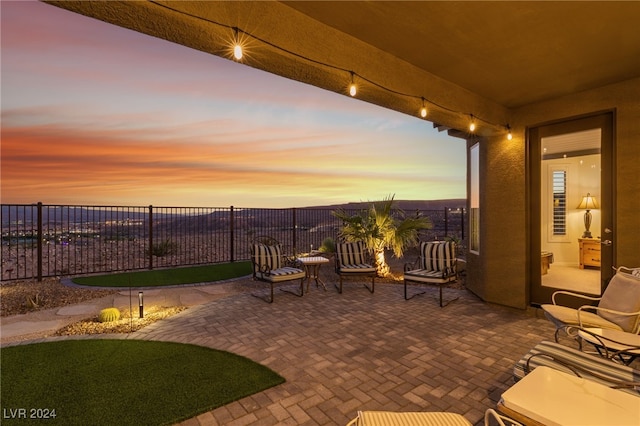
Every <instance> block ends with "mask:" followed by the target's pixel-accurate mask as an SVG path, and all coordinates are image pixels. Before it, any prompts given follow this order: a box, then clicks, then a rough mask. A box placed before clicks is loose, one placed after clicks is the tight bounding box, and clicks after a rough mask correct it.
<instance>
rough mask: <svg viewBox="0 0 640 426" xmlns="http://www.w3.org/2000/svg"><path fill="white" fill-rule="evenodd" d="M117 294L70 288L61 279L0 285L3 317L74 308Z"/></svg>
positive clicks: (0, 313)
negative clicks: (79, 304) (82, 303)
mask: <svg viewBox="0 0 640 426" xmlns="http://www.w3.org/2000/svg"><path fill="white" fill-rule="evenodd" d="M117 292H118V290H93V289H85V288H76V287H68V286H65V285H64V284H62V283H61V282H60V279H59V278H45V279H43V280H42V281H40V282H38V281H37V280H24V281H11V282H3V283H2V284H1V285H0V316H3V317H7V316H12V315H19V314H26V313H29V312H37V311H40V310H43V309H51V308H58V307H62V306H67V305H74V304H76V303H81V302H84V301H86V300H91V299H96V298H99V297H104V296H108V295H110V294H115V293H117Z"/></svg>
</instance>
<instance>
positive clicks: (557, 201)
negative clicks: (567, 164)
mask: <svg viewBox="0 0 640 426" xmlns="http://www.w3.org/2000/svg"><path fill="white" fill-rule="evenodd" d="M552 185H553V235H567V172H566V170H554V171H553V175H552Z"/></svg>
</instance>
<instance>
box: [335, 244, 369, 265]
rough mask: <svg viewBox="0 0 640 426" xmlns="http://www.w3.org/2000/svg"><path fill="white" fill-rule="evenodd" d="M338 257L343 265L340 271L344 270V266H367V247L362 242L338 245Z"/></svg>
mask: <svg viewBox="0 0 640 426" xmlns="http://www.w3.org/2000/svg"><path fill="white" fill-rule="evenodd" d="M336 256H337V259H338V262H339V263H340V265H341V267H340V269H342V265H345V266H346V265H362V264H366V260H365V247H364V243H363V242H362V241H355V242H350V243H338V244H337V245H336Z"/></svg>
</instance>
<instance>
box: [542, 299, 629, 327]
mask: <svg viewBox="0 0 640 426" xmlns="http://www.w3.org/2000/svg"><path fill="white" fill-rule="evenodd" d="M541 308H542V310H543V311H544V315H545V316H546V317H547V318H548V319H549V321H551V322H552V323H554V324H555V326H556V327H562V326H563V325H580V324H579V322H578V310H577V309H573V308H569V307H566V306H561V305H551V304H549V305H546V304H545V305H542V306H541ZM580 318H581V319H582V327H585V328H586V327H594V328H611V329H614V330H621V331H623V330H622V328H621V327H620V326H618V325H617V324H615V323H613V322H611V321H608V320H606V319H604V318H602V317H601V316H600V315H597V314H595V313H593V312H587V311H582V312H580Z"/></svg>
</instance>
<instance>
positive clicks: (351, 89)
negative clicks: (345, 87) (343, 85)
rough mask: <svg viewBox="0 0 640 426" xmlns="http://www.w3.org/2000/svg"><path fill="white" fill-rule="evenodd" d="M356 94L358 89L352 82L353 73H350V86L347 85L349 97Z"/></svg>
mask: <svg viewBox="0 0 640 426" xmlns="http://www.w3.org/2000/svg"><path fill="white" fill-rule="evenodd" d="M356 93H358V88H357V87H356V84H355V83H354V82H353V71H351V84H350V85H349V94H350V95H351V96H355V95H356Z"/></svg>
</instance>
